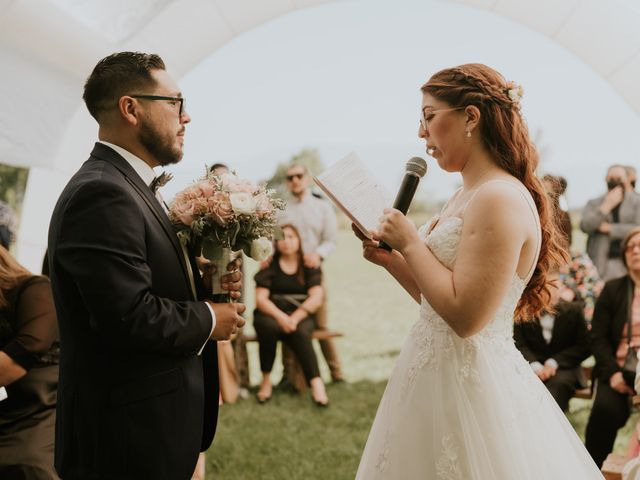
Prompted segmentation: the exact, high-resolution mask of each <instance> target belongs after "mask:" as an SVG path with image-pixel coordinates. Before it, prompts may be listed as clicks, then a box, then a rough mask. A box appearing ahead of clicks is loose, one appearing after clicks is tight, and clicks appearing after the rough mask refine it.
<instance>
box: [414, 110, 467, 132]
mask: <svg viewBox="0 0 640 480" xmlns="http://www.w3.org/2000/svg"><path fill="white" fill-rule="evenodd" d="M427 108H429V107H424V108H423V109H422V114H421V115H420V125H422V129H423V130H425V131H426V130H427V129H428V128H429V122H430V121H431V120H433V117H435V116H436V113H441V112H453V111H454V110H463V109H465V108H467V107H453V108H439V109H437V110H429V111H426V109H427Z"/></svg>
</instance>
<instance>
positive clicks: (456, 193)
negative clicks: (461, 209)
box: [440, 187, 466, 215]
mask: <svg viewBox="0 0 640 480" xmlns="http://www.w3.org/2000/svg"><path fill="white" fill-rule="evenodd" d="M461 191H462V187H458V189H457V190H456V191H455V192H453V195H451V196H450V197H449V200H447V201H446V203H445V204H444V206H443V207H442V209H441V210H440V215H442V213H443V212H444V211H445V210H446V209H447V207H448V206H449V204H450V203H451V201H452V200H453V199H454V198H458V195H460V192H461ZM465 207H466V205H465Z"/></svg>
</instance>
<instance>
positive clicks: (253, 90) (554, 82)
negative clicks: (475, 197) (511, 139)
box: [165, 0, 640, 208]
mask: <svg viewBox="0 0 640 480" xmlns="http://www.w3.org/2000/svg"><path fill="white" fill-rule="evenodd" d="M185 48H189V47H188V45H185ZM468 62H481V63H486V64H488V65H490V66H492V67H494V68H496V69H497V70H499V71H500V72H502V73H503V74H504V75H505V77H506V78H507V79H512V80H515V81H517V82H519V83H520V84H522V85H523V87H524V91H525V95H524V98H523V111H524V115H525V117H526V119H527V121H528V124H529V127H530V131H531V132H532V135H533V136H534V137H535V138H538V139H539V147H540V148H541V150H542V151H543V153H544V155H543V164H542V166H541V173H547V172H549V173H556V174H562V175H564V176H565V177H566V178H567V179H568V181H569V189H568V202H569V206H570V207H572V208H576V207H579V206H581V205H582V204H584V202H585V201H586V200H587V199H589V198H592V197H594V196H597V195H599V194H600V193H602V191H603V190H604V181H603V178H604V174H605V171H606V166H607V165H608V164H611V163H623V164H633V165H636V166H638V167H640V145H639V144H638V141H637V138H638V133H637V132H638V130H639V127H640V118H639V116H638V115H637V114H636V113H635V112H634V111H633V110H632V109H631V108H630V107H629V106H627V105H626V104H625V102H624V101H623V100H622V98H621V97H620V96H619V95H618V94H617V93H616V92H615V91H614V90H613V88H612V87H610V86H609V84H608V83H606V82H605V81H604V80H603V79H602V78H601V77H600V76H598V75H597V74H596V73H595V72H594V71H593V70H592V69H591V68H590V67H589V66H588V65H586V64H585V63H583V62H582V61H581V60H580V59H578V58H576V57H575V56H573V55H572V54H571V53H570V52H568V51H566V50H564V49H563V48H561V47H559V46H558V45H556V44H555V43H554V42H553V41H551V40H550V39H548V38H547V37H545V36H543V35H541V34H539V33H537V32H534V31H532V30H529V29H527V28H526V27H523V26H521V25H519V24H516V23H514V22H512V21H510V20H507V19H505V18H502V17H499V16H497V15H494V14H492V13H489V12H486V11H480V10H476V9H473V8H470V7H465V6H462V5H456V4H451V3H442V2H438V1H428V0H427V1H425V0H421V1H418V0H415V1H414V0H401V1H400V0H393V1H391V0H366V1H365V0H360V1H359V0H352V1H349V2H337V3H331V4H327V5H320V6H317V7H313V8H308V9H304V10H302V11H297V12H294V13H291V14H288V15H285V16H283V17H279V18H277V19H275V20H273V21H270V22H268V23H266V24H264V25H262V26H260V27H258V28H255V29H253V30H251V31H249V32H247V33H244V34H242V35H240V36H238V37H236V38H235V39H234V40H232V41H231V42H230V43H228V44H227V45H225V46H224V47H222V48H221V49H219V50H218V51H216V52H215V53H214V54H213V55H211V56H210V57H209V58H208V59H206V60H205V61H204V62H202V63H201V64H200V65H198V66H197V67H196V68H194V69H193V70H192V71H191V72H189V74H188V75H187V76H185V77H184V78H182V79H181V80H180V85H181V87H182V89H183V92H184V94H185V96H186V97H187V99H188V110H189V113H190V115H191V116H192V123H191V124H190V125H189V126H188V129H187V137H186V154H185V158H184V160H183V161H182V163H181V164H180V165H179V166H178V167H175V168H173V171H174V173H175V176H176V179H175V180H174V181H173V182H171V183H170V184H168V185H167V187H165V189H166V191H167V193H168V194H172V193H174V192H175V191H176V190H177V189H179V188H182V187H184V186H185V185H186V183H187V182H189V181H190V180H192V179H193V178H195V177H196V176H198V175H200V174H201V173H202V171H203V164H204V163H205V162H206V163H208V164H212V163H214V162H223V163H227V164H229V165H231V166H232V167H233V168H235V169H236V170H237V172H238V174H239V175H240V176H243V177H248V178H252V179H254V180H261V179H266V178H268V177H270V176H271V175H272V173H273V171H274V169H275V166H276V165H277V164H278V163H279V162H281V161H283V160H287V159H289V158H290V157H291V156H292V155H294V154H296V153H298V152H299V151H300V150H301V149H303V148H317V149H318V150H319V152H320V154H321V157H322V160H323V161H324V162H325V164H331V163H333V162H335V161H337V160H338V159H340V158H341V157H342V156H344V155H346V154H347V153H349V152H351V151H355V152H356V153H357V154H358V155H359V156H360V157H361V159H362V160H363V161H364V162H365V163H366V164H368V165H369V166H370V169H371V171H372V173H373V174H374V176H376V177H378V178H380V179H381V180H382V181H383V183H385V184H386V185H387V187H388V188H389V190H390V191H393V192H395V190H396V189H397V186H398V184H399V181H400V179H401V176H402V174H403V171H404V163H405V162H406V160H407V159H409V158H410V157H412V156H414V155H419V156H423V157H425V158H426V159H427V161H428V162H429V164H430V169H429V173H428V174H427V177H426V179H425V181H424V182H423V184H422V186H421V192H420V194H421V195H422V196H423V197H425V198H432V199H442V198H445V197H446V196H448V195H449V194H451V193H452V191H453V189H454V187H455V186H456V185H457V184H458V183H459V176H458V175H457V174H447V173H444V172H442V171H440V170H439V169H438V167H437V164H436V163H435V161H434V160H432V159H430V158H428V157H426V153H425V151H424V142H423V141H422V140H420V139H418V138H417V128H418V114H419V107H420V100H421V95H420V91H419V87H420V85H422V84H423V83H424V82H425V81H426V80H427V79H428V78H429V76H430V75H431V74H432V73H434V72H436V71H437V70H439V69H441V68H444V67H449V66H454V65H458V64H461V63H468ZM168 67H169V70H170V69H171V65H169V66H168Z"/></svg>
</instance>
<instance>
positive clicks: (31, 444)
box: [0, 247, 59, 480]
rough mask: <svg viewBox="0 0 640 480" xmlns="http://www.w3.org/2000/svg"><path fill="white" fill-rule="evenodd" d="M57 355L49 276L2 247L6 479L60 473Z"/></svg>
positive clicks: (0, 406)
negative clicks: (56, 435)
mask: <svg viewBox="0 0 640 480" xmlns="http://www.w3.org/2000/svg"><path fill="white" fill-rule="evenodd" d="M58 357H59V346H58V324H57V320H56V314H55V308H54V305H53V298H52V295H51V286H50V284H49V280H48V279H47V278H46V277H41V276H36V275H32V274H31V273H30V272H29V271H28V270H26V269H25V268H24V267H22V266H21V265H20V264H19V263H18V262H17V261H16V260H15V259H13V257H11V255H10V254H9V252H7V250H6V249H5V248H3V247H0V387H1V388H0V390H1V392H0V398H4V400H0V478H1V479H3V480H18V479H19V480H51V479H57V478H58V476H57V475H56V473H55V470H54V468H53V444H54V428H55V416H56V393H57V386H58ZM2 389H4V390H2ZM5 397H6V398H5Z"/></svg>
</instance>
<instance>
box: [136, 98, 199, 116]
mask: <svg viewBox="0 0 640 480" xmlns="http://www.w3.org/2000/svg"><path fill="white" fill-rule="evenodd" d="M129 96H130V97H131V98H142V99H144V100H167V101H169V102H172V103H173V105H177V104H178V103H180V108H179V110H178V116H179V117H182V113H183V112H184V105H185V102H186V100H185V99H184V97H165V96H163V95H129Z"/></svg>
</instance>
